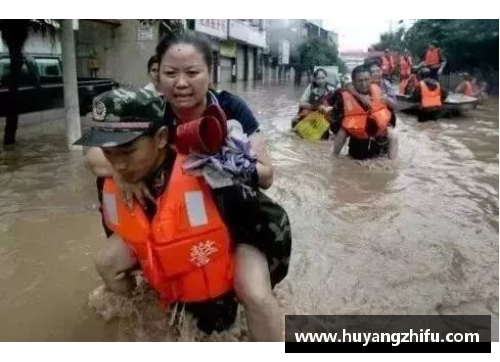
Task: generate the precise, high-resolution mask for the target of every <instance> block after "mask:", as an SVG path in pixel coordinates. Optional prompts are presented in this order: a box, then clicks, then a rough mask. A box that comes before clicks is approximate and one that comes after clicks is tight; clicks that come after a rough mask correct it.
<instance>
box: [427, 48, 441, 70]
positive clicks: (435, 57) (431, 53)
mask: <svg viewBox="0 0 500 362" xmlns="http://www.w3.org/2000/svg"><path fill="white" fill-rule="evenodd" d="M439 63H441V62H440V59H439V49H438V48H434V49H432V50H431V49H428V50H427V53H425V65H426V66H427V67H434V68H435V67H436V66H437V65H439Z"/></svg>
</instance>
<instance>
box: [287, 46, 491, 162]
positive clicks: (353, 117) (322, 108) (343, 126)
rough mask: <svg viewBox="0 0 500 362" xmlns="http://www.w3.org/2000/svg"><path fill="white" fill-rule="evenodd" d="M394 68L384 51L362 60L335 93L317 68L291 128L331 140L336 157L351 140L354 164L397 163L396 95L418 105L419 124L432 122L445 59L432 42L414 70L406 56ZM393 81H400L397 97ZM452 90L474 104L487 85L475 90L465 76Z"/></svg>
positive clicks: (442, 95) (441, 96)
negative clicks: (374, 160) (360, 161)
mask: <svg viewBox="0 0 500 362" xmlns="http://www.w3.org/2000/svg"><path fill="white" fill-rule="evenodd" d="M398 64H399V65H398V66H396V62H395V60H394V57H393V55H391V52H390V51H389V49H386V50H385V51H384V54H383V55H382V56H379V57H372V58H368V59H365V62H364V64H362V65H359V66H357V67H355V68H354V69H353V70H352V73H351V76H350V78H349V77H345V78H343V82H342V84H341V86H340V87H339V88H338V89H337V88H336V87H335V86H334V85H332V84H329V83H328V82H326V78H327V73H326V71H325V70H324V69H322V68H318V69H316V70H315V72H314V74H313V81H312V83H311V84H310V85H309V86H308V87H307V89H306V90H305V92H304V94H303V95H302V97H301V100H300V105H299V112H298V114H297V116H296V117H295V118H294V119H293V120H292V128H293V129H294V130H295V131H296V132H297V133H298V134H299V135H300V136H301V137H303V138H305V139H308V140H319V139H329V138H333V140H334V147H333V154H334V155H339V154H340V153H341V151H342V148H343V147H344V145H345V143H346V141H347V139H349V146H348V147H349V150H348V154H349V156H351V157H352V158H354V159H367V158H373V157H380V156H386V157H388V158H389V159H391V160H394V159H396V158H397V153H398V135H397V131H396V129H395V127H396V120H397V117H396V115H395V112H396V111H397V110H398V102H397V101H398V99H397V98H398V93H399V96H403V98H404V99H406V100H407V101H410V102H415V103H416V104H418V117H417V119H418V121H419V122H426V121H429V120H434V121H436V120H437V119H438V118H439V117H440V116H441V114H442V110H443V104H444V101H445V100H446V98H447V96H448V92H447V91H446V90H445V89H443V87H442V86H441V84H440V82H439V77H440V75H441V74H442V72H443V69H444V68H445V66H446V64H447V60H446V58H445V56H444V53H443V51H442V50H441V49H440V48H439V47H438V46H437V43H436V42H432V43H430V44H429V47H428V49H427V51H426V52H425V53H424V54H423V55H422V61H421V62H420V63H419V64H417V65H414V63H413V59H412V57H411V55H410V54H409V52H408V51H405V52H404V53H403V54H401V55H400V56H399V63H398ZM396 73H399V74H396ZM395 78H398V79H399V92H398V91H397V90H396V89H397V88H396V87H395V86H394V79H395ZM455 91H456V93H460V94H463V95H465V96H470V97H475V98H477V99H478V102H481V101H483V100H484V99H486V97H487V94H486V83H485V82H481V83H480V84H479V85H478V84H477V82H476V80H475V79H474V78H473V77H471V76H470V75H468V74H465V75H464V76H463V80H462V82H461V83H460V84H459V85H458V86H457V88H456V90H455Z"/></svg>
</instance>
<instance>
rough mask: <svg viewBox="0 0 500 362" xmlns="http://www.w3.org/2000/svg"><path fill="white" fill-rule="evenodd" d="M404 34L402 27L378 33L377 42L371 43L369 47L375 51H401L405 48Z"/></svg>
mask: <svg viewBox="0 0 500 362" xmlns="http://www.w3.org/2000/svg"><path fill="white" fill-rule="evenodd" d="M404 35H405V30H404V28H399V29H398V30H396V31H395V32H387V33H383V34H381V35H380V40H379V41H378V43H375V44H372V46H371V47H372V48H373V50H376V51H384V50H385V49H390V50H396V51H403V50H404V49H405V42H404V40H403V38H404Z"/></svg>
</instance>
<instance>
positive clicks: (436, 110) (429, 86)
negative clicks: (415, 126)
mask: <svg viewBox="0 0 500 362" xmlns="http://www.w3.org/2000/svg"><path fill="white" fill-rule="evenodd" d="M430 74H431V72H430V70H429V69H428V68H422V69H421V70H420V79H421V81H420V82H419V86H418V87H417V88H416V89H415V90H414V92H413V95H412V96H411V97H410V100H412V101H415V102H418V103H419V105H420V109H419V114H418V121H419V122H426V121H430V120H432V121H437V120H438V118H439V117H440V116H441V111H442V109H443V102H444V100H445V99H446V97H447V92H446V91H445V90H444V89H442V87H441V85H440V84H439V82H438V81H437V80H435V79H434V78H432V77H431V76H430Z"/></svg>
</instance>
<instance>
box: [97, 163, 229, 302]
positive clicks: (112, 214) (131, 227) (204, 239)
mask: <svg viewBox="0 0 500 362" xmlns="http://www.w3.org/2000/svg"><path fill="white" fill-rule="evenodd" d="M184 158H185V156H182V155H180V154H178V155H177V158H176V161H175V163H174V167H173V170H172V175H171V177H170V182H169V184H168V187H167V189H166V190H165V191H164V193H163V194H162V195H161V196H160V198H159V199H158V200H157V205H158V208H157V213H156V215H155V217H154V219H153V221H152V222H150V221H149V220H148V218H147V216H146V215H145V213H144V211H143V210H142V208H141V207H140V206H139V205H138V204H137V203H136V204H135V205H134V209H133V210H132V211H130V210H129V209H128V208H127V206H126V205H125V204H124V203H123V201H122V198H121V197H120V194H119V191H118V188H117V186H116V184H115V183H114V181H113V180H112V179H111V178H108V179H106V181H105V184H104V188H103V210H104V218H105V221H106V225H107V226H108V227H109V228H110V229H111V230H112V231H113V232H114V233H116V234H117V235H119V236H120V237H121V238H122V239H123V240H124V241H125V242H126V244H127V245H128V246H129V247H130V248H131V250H132V251H133V253H134V254H135V256H136V257H137V259H138V260H139V262H140V264H141V267H142V270H143V271H144V274H145V277H146V279H147V280H148V282H149V284H150V285H151V287H152V288H153V289H154V290H155V291H156V292H157V293H158V294H159V298H160V301H161V302H162V304H167V303H173V302H177V301H179V302H202V301H207V300H210V299H213V298H217V297H219V296H221V295H223V294H225V293H226V292H228V291H230V290H231V289H232V288H233V274H234V260H233V243H232V241H231V238H230V235H229V232H228V229H227V227H226V226H225V224H224V222H223V220H222V218H221V216H220V214H219V211H218V210H217V207H216V205H215V202H214V200H213V198H212V195H211V193H210V190H209V187H208V185H207V184H206V183H205V182H204V181H203V179H202V178H199V177H193V176H188V175H185V174H183V172H182V169H181V165H182V161H183V160H184Z"/></svg>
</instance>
